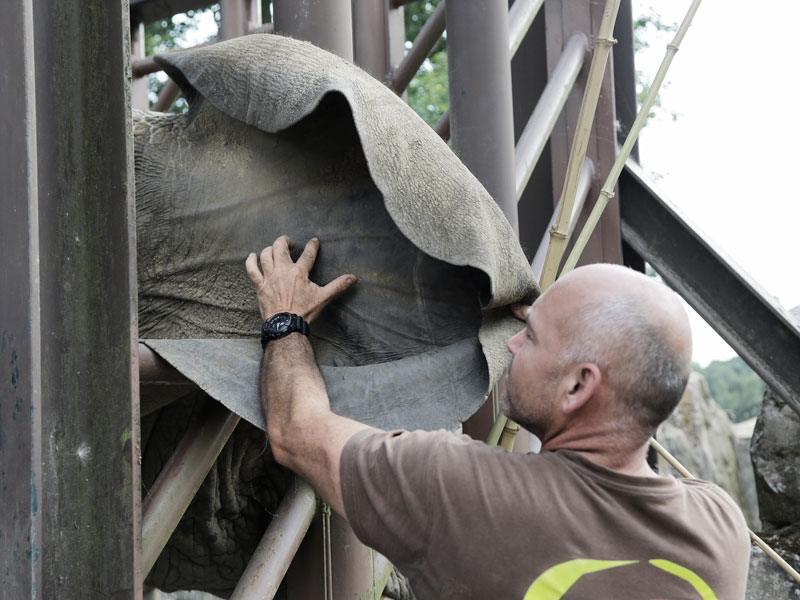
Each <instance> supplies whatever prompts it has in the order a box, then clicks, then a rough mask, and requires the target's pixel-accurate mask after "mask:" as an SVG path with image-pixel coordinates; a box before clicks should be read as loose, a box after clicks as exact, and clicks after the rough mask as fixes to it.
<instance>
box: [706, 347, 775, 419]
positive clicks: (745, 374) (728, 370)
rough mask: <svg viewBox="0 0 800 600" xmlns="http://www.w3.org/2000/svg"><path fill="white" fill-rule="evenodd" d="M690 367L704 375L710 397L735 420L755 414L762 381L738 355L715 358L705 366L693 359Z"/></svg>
mask: <svg viewBox="0 0 800 600" xmlns="http://www.w3.org/2000/svg"><path fill="white" fill-rule="evenodd" d="M692 368H693V369H694V370H695V371H698V372H699V373H702V374H703V375H704V376H705V378H706V381H707V382H708V388H709V390H711V396H712V398H714V400H715V401H716V403H717V404H719V405H720V406H721V407H722V408H724V409H725V410H726V411H728V412H729V413H730V414H731V415H733V420H734V421H735V422H737V423H739V422H741V421H746V420H747V419H750V418H752V417H756V416H758V412H759V410H760V409H761V402H762V400H763V398H764V390H765V385H764V382H763V381H762V380H761V378H760V377H759V376H758V375H756V373H755V371H753V370H752V369H751V368H750V367H748V366H747V364H746V363H745V362H744V361H743V360H742V359H741V358H739V357H738V356H737V357H735V358H732V359H730V360H726V361H718V360H715V361H713V362H712V363H711V364H709V365H708V366H707V367H706V368H701V367H699V366H698V365H696V364H694V363H693V364H692Z"/></svg>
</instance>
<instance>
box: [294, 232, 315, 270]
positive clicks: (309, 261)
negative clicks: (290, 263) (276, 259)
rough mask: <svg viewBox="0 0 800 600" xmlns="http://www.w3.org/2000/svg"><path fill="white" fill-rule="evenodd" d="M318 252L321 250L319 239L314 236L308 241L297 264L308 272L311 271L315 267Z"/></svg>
mask: <svg viewBox="0 0 800 600" xmlns="http://www.w3.org/2000/svg"><path fill="white" fill-rule="evenodd" d="M317 252H319V240H318V239H317V238H313V239H311V240H309V241H308V243H307V244H306V247H305V248H304V249H303V253H302V254H301V255H300V258H298V259H297V266H298V267H300V268H302V269H303V270H305V271H306V272H307V273H308V272H310V271H311V269H312V268H313V267H314V261H315V260H317Z"/></svg>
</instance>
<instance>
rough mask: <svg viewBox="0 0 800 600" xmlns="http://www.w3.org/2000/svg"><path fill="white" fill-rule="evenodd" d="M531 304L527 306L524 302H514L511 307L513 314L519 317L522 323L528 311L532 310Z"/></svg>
mask: <svg viewBox="0 0 800 600" xmlns="http://www.w3.org/2000/svg"><path fill="white" fill-rule="evenodd" d="M530 307H531V305H530V304H525V303H524V302H514V303H513V304H511V305H510V306H509V308H510V309H511V312H512V313H513V314H514V316H515V317H517V318H518V319H519V320H520V321H524V320H525V316H526V315H527V314H528V310H529V309H530Z"/></svg>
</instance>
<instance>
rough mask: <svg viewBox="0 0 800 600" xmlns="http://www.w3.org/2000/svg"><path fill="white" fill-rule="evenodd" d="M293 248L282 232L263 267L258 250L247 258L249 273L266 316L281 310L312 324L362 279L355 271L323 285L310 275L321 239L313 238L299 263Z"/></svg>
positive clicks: (266, 251) (263, 258)
mask: <svg viewBox="0 0 800 600" xmlns="http://www.w3.org/2000/svg"><path fill="white" fill-rule="evenodd" d="M292 248H294V242H293V241H292V240H291V239H290V238H289V237H288V236H285V235H282V236H281V237H279V238H278V239H277V240H275V242H274V243H273V244H272V246H269V247H267V248H264V249H263V250H262V251H261V269H259V268H258V262H257V259H256V255H255V253H251V254H250V255H249V256H248V257H247V261H246V263H245V266H246V267H247V274H248V275H249V276H250V279H251V281H252V282H253V285H254V286H255V288H256V295H257V296H258V307H259V308H260V309H261V318H262V319H267V318H269V317H271V316H272V315H274V314H276V313H279V312H290V313H295V314H298V315H300V316H301V317H303V319H305V320H306V322H308V323H311V321H313V320H314V319H315V318H316V317H317V315H319V313H320V312H322V309H323V308H325V306H326V305H327V304H328V302H330V301H331V300H332V299H333V298H334V297H335V296H338V295H339V294H341V293H342V292H344V291H345V290H346V289H348V288H349V287H350V286H352V285H353V284H354V283H355V282H356V281H358V278H357V277H356V276H355V275H351V274H348V275H342V276H340V277H337V278H336V279H334V280H333V281H331V282H330V283H329V284H328V285H326V286H324V287H320V286H318V285H317V284H315V283H313V282H312V281H311V280H310V279H309V278H308V274H309V273H310V272H311V269H312V267H313V266H314V261H315V260H316V259H317V252H319V240H318V239H317V238H313V239H312V240H311V241H309V242H308V243H307V244H306V247H305V249H304V250H303V254H301V255H300V258H298V259H297V262H296V263H295V262H293V261H292V257H291V256H290V255H289V251H290V250H291V249H292ZM262 271H263V274H262Z"/></svg>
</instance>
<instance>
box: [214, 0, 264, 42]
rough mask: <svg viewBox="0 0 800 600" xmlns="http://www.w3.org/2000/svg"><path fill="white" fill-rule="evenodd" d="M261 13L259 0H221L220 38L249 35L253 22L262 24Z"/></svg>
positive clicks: (226, 38)
mask: <svg viewBox="0 0 800 600" xmlns="http://www.w3.org/2000/svg"><path fill="white" fill-rule="evenodd" d="M260 14H261V11H260V10H259V3H258V1H257V0H220V2H219V39H220V40H230V39H233V38H237V37H241V36H243V35H247V34H248V33H249V32H250V27H251V26H252V25H253V24H255V23H256V22H257V24H258V25H261V20H260V19H259V18H258V16H259V15H260Z"/></svg>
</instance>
